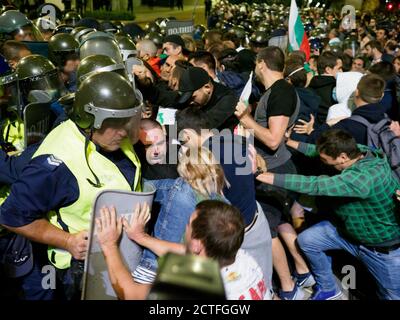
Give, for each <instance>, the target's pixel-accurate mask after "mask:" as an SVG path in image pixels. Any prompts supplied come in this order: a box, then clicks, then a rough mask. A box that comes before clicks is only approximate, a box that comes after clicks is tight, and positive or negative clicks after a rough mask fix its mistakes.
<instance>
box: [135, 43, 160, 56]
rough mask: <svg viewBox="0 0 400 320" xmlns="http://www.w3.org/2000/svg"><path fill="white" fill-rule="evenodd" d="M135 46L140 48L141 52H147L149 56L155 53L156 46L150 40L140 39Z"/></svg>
mask: <svg viewBox="0 0 400 320" xmlns="http://www.w3.org/2000/svg"><path fill="white" fill-rule="evenodd" d="M137 46H138V47H139V48H140V51H141V52H143V53H145V54H148V55H149V56H150V57H151V58H152V57H155V56H156V55H157V46H156V45H155V44H154V42H153V41H151V40H148V39H144V40H140V41H139V42H138V44H137Z"/></svg>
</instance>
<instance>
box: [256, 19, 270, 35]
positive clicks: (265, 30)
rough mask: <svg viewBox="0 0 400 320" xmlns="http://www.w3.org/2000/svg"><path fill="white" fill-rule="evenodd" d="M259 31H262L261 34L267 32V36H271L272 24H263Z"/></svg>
mask: <svg viewBox="0 0 400 320" xmlns="http://www.w3.org/2000/svg"><path fill="white" fill-rule="evenodd" d="M257 31H261V32H265V33H267V34H270V33H271V31H272V28H271V24H269V23H267V22H264V23H261V24H260V25H259V26H258V28H257Z"/></svg>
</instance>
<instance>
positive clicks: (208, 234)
mask: <svg viewBox="0 0 400 320" xmlns="http://www.w3.org/2000/svg"><path fill="white" fill-rule="evenodd" d="M196 211H197V217H196V218H195V219H194V220H193V221H192V224H191V227H192V237H193V238H194V239H197V240H200V241H201V243H202V244H203V246H204V249H205V251H206V254H207V256H208V257H210V258H213V259H216V260H217V261H219V262H220V263H221V262H225V261H230V260H233V259H235V257H236V254H237V252H238V250H239V249H240V247H241V245H242V243H243V238H244V228H245V224H244V220H243V217H242V215H241V213H240V211H239V209H237V208H235V207H234V206H232V205H229V204H226V203H224V202H222V201H218V200H206V201H202V202H200V203H199V204H197V206H196Z"/></svg>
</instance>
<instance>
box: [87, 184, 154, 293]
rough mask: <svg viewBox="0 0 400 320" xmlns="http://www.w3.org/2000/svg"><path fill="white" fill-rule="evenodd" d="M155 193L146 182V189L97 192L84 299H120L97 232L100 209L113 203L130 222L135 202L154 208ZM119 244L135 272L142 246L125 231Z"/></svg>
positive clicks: (123, 256)
mask: <svg viewBox="0 0 400 320" xmlns="http://www.w3.org/2000/svg"><path fill="white" fill-rule="evenodd" d="M154 193H155V188H154V186H153V185H151V184H147V185H145V188H144V192H130V191H118V190H104V191H102V192H100V193H99V194H98V195H97V197H96V199H95V201H94V205H93V213H92V220H91V227H90V232H89V247H88V253H87V256H86V260H85V269H84V275H83V289H82V300H116V299H117V296H116V294H115V292H114V290H113V288H112V285H111V282H110V278H109V275H108V271H107V264H106V261H105V259H104V256H103V253H102V252H101V248H100V246H99V244H98V242H97V238H96V233H95V225H96V224H95V221H96V218H97V217H99V216H100V209H101V208H102V207H103V206H108V207H110V206H114V207H115V209H116V212H117V215H118V216H121V215H124V216H126V218H127V219H128V221H129V220H130V216H131V214H132V212H133V209H134V208H135V207H136V204H138V203H147V204H148V205H149V206H150V207H151V204H152V202H153V196H154ZM119 246H120V250H121V255H122V258H123V259H124V262H125V265H127V266H128V268H129V270H131V271H132V272H133V271H134V270H135V269H136V266H137V265H138V264H139V260H140V258H141V255H142V250H141V248H140V247H139V246H138V245H137V244H136V243H135V242H133V241H131V240H130V239H129V238H128V237H127V235H126V234H125V233H124V232H123V234H122V238H121V241H120V244H119Z"/></svg>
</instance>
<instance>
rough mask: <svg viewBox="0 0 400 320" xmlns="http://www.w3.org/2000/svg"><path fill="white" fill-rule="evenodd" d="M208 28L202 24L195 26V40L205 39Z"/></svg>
mask: <svg viewBox="0 0 400 320" xmlns="http://www.w3.org/2000/svg"><path fill="white" fill-rule="evenodd" d="M206 30H207V28H206V27H205V26H203V25H202V24H197V25H195V26H194V30H193V39H194V40H201V39H202V38H203V34H204V32H206Z"/></svg>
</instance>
